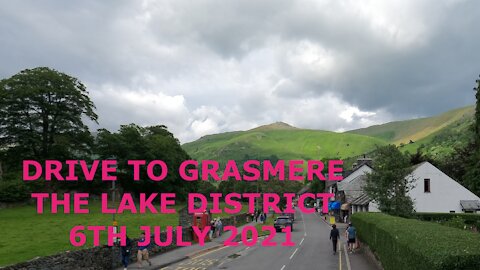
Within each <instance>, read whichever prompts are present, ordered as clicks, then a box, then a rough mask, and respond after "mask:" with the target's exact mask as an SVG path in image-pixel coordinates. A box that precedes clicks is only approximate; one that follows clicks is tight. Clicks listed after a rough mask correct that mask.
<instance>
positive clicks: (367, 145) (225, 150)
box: [183, 125, 386, 163]
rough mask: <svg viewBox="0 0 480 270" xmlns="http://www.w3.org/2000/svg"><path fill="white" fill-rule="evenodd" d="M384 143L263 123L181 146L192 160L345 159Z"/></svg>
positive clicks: (346, 134) (360, 136) (358, 137)
mask: <svg viewBox="0 0 480 270" xmlns="http://www.w3.org/2000/svg"><path fill="white" fill-rule="evenodd" d="M385 144H386V142H385V141H383V140H381V139H378V138H373V137H368V136H363V135H357V134H348V133H335V132H330V131H320V130H308V129H297V128H292V127H286V128H283V129H282V128H272V127H271V126H270V125H269V126H263V127H261V128H256V129H252V130H248V131H238V132H229V133H222V134H215V135H208V136H205V137H203V138H201V139H199V140H197V141H194V142H191V143H187V144H184V145H183V148H184V149H185V150H186V151H187V152H188V153H189V154H190V155H191V156H192V157H193V158H195V159H199V160H203V159H214V160H217V161H219V162H221V163H223V162H225V161H226V160H228V159H234V160H245V159H264V158H268V157H271V156H272V155H276V156H277V157H278V158H280V159H286V160H293V159H304V160H307V159H322V158H346V157H349V156H356V155H361V154H363V153H366V152H369V151H371V150H373V149H375V146H380V145H385Z"/></svg>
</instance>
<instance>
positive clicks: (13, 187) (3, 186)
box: [0, 181, 30, 202]
mask: <svg viewBox="0 0 480 270" xmlns="http://www.w3.org/2000/svg"><path fill="white" fill-rule="evenodd" d="M29 198H30V190H29V188H28V187H27V185H26V184H25V183H23V182H20V181H2V182H0V202H23V201H26V200H28V199H29Z"/></svg>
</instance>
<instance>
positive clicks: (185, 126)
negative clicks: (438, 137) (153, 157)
mask: <svg viewBox="0 0 480 270" xmlns="http://www.w3.org/2000/svg"><path fill="white" fill-rule="evenodd" d="M479 26H480V1H474V0H471V1H467V0H465V1H462V0H449V1H446V0H445V1H442V0H436V1H428V0H425V1H416V0H412V1H405V0H402V1H400V0H393V1H383V0H378V1H368V0H367V1H355V0H351V1H349V0H345V1H342V0H331V1H330V0H328V1H326V0H315V1H311V0H304V1H287V0H263V1H260V0H255V1H249V0H237V1H235V0H232V1H226V0H195V1H183V0H172V1H161V0H160V1H153V0H152V1H147V0H144V1H133V0H132V1H97V0H95V1H94V0H84V1H60V0H59V1H46V0H42V1H23V0H19V1H6V0H1V8H0V63H1V64H0V78H8V77H10V76H12V75H14V74H16V73H18V72H19V71H21V70H23V69H26V68H34V67H39V66H47V67H50V68H54V69H56V70H58V71H61V72H64V73H66V74H69V75H71V76H74V77H76V78H78V79H79V80H80V81H82V82H83V83H84V84H85V85H86V86H87V89H88V91H89V94H90V97H91V99H92V100H93V102H94V103H95V105H96V108H97V114H98V115H99V123H98V125H97V124H95V123H89V126H90V128H91V129H92V130H96V129H98V128H107V129H109V130H111V131H116V130H118V128H119V126H120V125H121V124H129V123H137V124H139V125H142V126H147V125H158V124H164V125H166V126H167V127H168V129H169V130H170V131H171V132H173V133H174V135H175V136H176V137H177V138H179V140H180V141H181V142H182V143H185V142H189V141H193V140H196V139H198V138H199V137H201V136H203V135H207V134H212V133H219V132H225V131H234V130H247V129H250V128H254V127H256V126H258V125H263V124H269V123H272V122H277V121H283V122H286V123H288V124H290V125H293V126H296V127H301V128H310V129H323V130H332V131H345V130H351V129H356V128H361V127H366V126H370V125H373V124H380V123H385V122H388V121H393V120H403V119H410V118H416V117H423V116H431V115H435V114H438V113H441V112H445V111H447V110H450V109H454V108H458V107H462V106H466V105H470V104H473V103H474V102H475V100H474V92H473V91H472V89H473V87H474V86H475V80H476V79H477V78H478V74H480V51H479V48H480V35H479V33H480V30H479V29H478V28H479Z"/></svg>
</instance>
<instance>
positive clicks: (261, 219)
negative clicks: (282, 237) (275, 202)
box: [260, 214, 264, 224]
mask: <svg viewBox="0 0 480 270" xmlns="http://www.w3.org/2000/svg"><path fill="white" fill-rule="evenodd" d="M263 221H264V219H263V214H260V223H262V224H263Z"/></svg>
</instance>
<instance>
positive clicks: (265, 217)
mask: <svg viewBox="0 0 480 270" xmlns="http://www.w3.org/2000/svg"><path fill="white" fill-rule="evenodd" d="M263 222H264V223H267V213H265V212H263Z"/></svg>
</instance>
